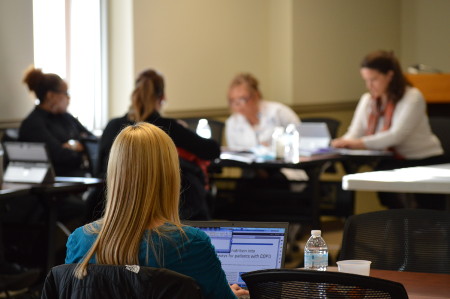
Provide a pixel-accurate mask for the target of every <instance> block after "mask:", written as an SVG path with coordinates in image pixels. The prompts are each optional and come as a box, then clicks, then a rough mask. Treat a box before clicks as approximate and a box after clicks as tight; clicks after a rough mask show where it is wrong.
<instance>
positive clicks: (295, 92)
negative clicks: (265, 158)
mask: <svg viewBox="0 0 450 299" xmlns="http://www.w3.org/2000/svg"><path fill="white" fill-rule="evenodd" d="M111 2H112V3H115V2H117V3H123V1H120V0H112V1H111ZM125 2H126V1H125ZM132 3H133V7H132V8H131V10H126V9H125V10H123V11H122V14H124V13H127V14H129V15H128V18H129V19H130V20H131V22H132V26H131V29H129V28H130V27H126V28H128V29H127V30H132V32H133V35H132V38H128V39H127V38H126V36H125V35H124V34H123V33H122V35H120V34H119V38H116V37H115V39H116V40H117V41H118V42H119V44H117V43H116V46H121V47H125V46H127V45H124V44H120V43H126V42H131V46H130V48H129V49H128V48H127V49H128V50H127V51H122V53H118V52H119V51H118V50H117V49H115V51H116V53H118V55H115V57H114V58H112V59H110V61H111V63H112V67H111V72H113V69H114V64H116V63H121V59H120V55H127V57H126V60H127V61H128V62H126V63H123V62H122V67H123V68H125V69H126V70H127V71H125V72H121V73H120V74H117V71H116V73H115V74H113V75H112V77H115V81H114V84H115V85H116V88H117V90H116V92H115V94H116V95H112V97H111V99H112V100H111V103H112V105H113V107H119V106H121V105H122V106H123V104H120V105H119V104H118V103H117V101H122V102H123V99H124V97H126V99H127V100H128V99H129V93H130V92H131V90H130V88H131V87H130V85H129V84H128V82H130V81H129V80H130V79H129V78H128V77H125V76H129V73H130V72H131V73H133V77H134V76H136V74H137V73H138V72H140V71H141V70H143V69H144V68H147V67H153V68H155V69H157V70H159V71H161V72H162V73H163V74H164V75H165V77H166V81H167V97H168V100H169V101H168V102H169V105H168V106H167V109H166V112H167V114H169V115H172V116H183V115H190V116H201V115H205V116H215V117H226V115H227V113H228V110H227V106H226V91H227V86H228V84H229V81H230V79H231V78H232V77H233V75H235V74H236V73H237V72H239V71H250V72H252V73H254V74H255V75H257V77H258V78H259V79H260V83H261V88H262V91H263V93H264V95H265V97H266V98H267V99H269V100H275V101H280V102H284V103H287V104H290V105H293V106H294V107H295V109H296V111H297V112H298V113H299V114H300V115H303V114H305V113H306V114H311V113H312V114H317V113H319V114H324V115H333V114H335V110H336V109H337V108H336V107H338V108H339V105H341V104H342V107H343V108H342V109H341V110H345V111H343V113H342V115H348V114H349V113H348V110H350V112H351V110H352V109H353V107H354V106H352V105H353V104H354V103H356V101H357V99H358V98H359V96H360V94H361V93H362V92H363V91H364V86H363V83H362V81H361V79H360V77H359V70H358V64H359V61H360V60H361V58H362V57H363V55H364V54H366V53H367V52H369V51H372V50H375V49H380V48H382V49H390V50H394V51H395V52H396V53H398V54H399V56H400V57H401V58H402V61H403V62H404V63H403V65H404V66H407V65H409V64H411V63H416V62H421V63H427V64H431V65H434V66H436V67H441V68H442V69H443V70H447V71H448V69H449V67H448V65H449V63H450V62H449V59H448V53H450V51H449V47H450V43H449V42H448V40H449V36H450V34H449V33H448V30H449V28H450V26H448V25H449V20H450V18H448V11H450V1H448V0H431V1H430V0H377V1H372V0H344V1H334V0H282V1H281V0H246V1H242V0H227V1H211V0H190V1H183V0H172V1H165V0H152V1H147V0H134V1H133V2H132ZM118 12H120V11H118ZM113 18H119V21H123V20H120V18H122V17H120V14H118V15H116V16H113ZM111 24H116V25H115V29H114V28H111V30H112V31H111V32H110V35H111V36H114V35H115V31H116V30H119V29H120V28H121V26H119V25H117V23H116V22H115V21H114V20H112V21H111ZM127 32H129V31H127ZM120 36H122V38H120ZM130 40H131V41H130ZM119 48H120V47H119ZM113 50H114V49H113ZM130 52H131V53H130ZM127 53H128V54H127ZM402 55H403V57H402ZM130 59H131V61H133V62H132V63H131V64H130V63H129V61H130ZM129 68H131V69H129ZM120 78H121V80H120ZM121 82H126V83H127V84H125V88H122V89H127V90H126V92H124V91H123V90H122V91H119V89H120V88H121V86H122V85H121ZM131 82H132V81H131ZM117 94H121V95H120V98H119V97H117ZM114 96H115V97H114ZM344 104H345V105H344ZM126 106H127V105H125V106H124V107H122V108H120V109H115V110H114V109H112V114H115V115H118V114H122V113H123V110H125V109H126ZM119 110H120V111H119ZM110 113H111V112H110ZM340 115H341V114H340ZM350 115H351V113H350ZM343 120H344V121H345V122H348V120H347V119H343Z"/></svg>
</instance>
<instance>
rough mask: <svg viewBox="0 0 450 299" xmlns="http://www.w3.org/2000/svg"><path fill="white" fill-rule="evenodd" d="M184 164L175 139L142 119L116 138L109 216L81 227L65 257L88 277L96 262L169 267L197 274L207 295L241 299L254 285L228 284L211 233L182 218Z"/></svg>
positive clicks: (80, 274)
mask: <svg viewBox="0 0 450 299" xmlns="http://www.w3.org/2000/svg"><path fill="white" fill-rule="evenodd" d="M179 194H180V166H179V160H178V153H177V150H176V147H175V145H174V143H173V141H172V139H171V138H170V137H169V136H168V135H167V134H166V133H164V131H162V130H161V129H159V128H157V127H156V126H154V125H151V124H148V123H137V124H135V125H132V126H128V127H126V128H125V129H123V130H122V131H121V133H120V134H119V135H118V136H117V138H116V139H115V141H114V143H113V145H112V148H111V153H110V158H109V163H108V168H107V203H106V207H105V211H104V215H103V217H102V218H101V219H100V220H98V221H95V222H92V223H90V224H88V225H86V226H84V227H80V228H78V229H76V230H75V231H74V232H73V233H72V234H71V235H70V237H69V240H68V242H67V255H66V263H79V264H78V267H77V270H76V276H77V277H78V278H80V279H82V278H83V279H89V267H88V264H89V263H99V264H108V265H133V264H139V265H142V266H150V267H163V268H167V269H170V270H173V271H176V272H179V273H182V274H184V275H188V276H191V277H193V278H194V279H195V280H196V281H197V283H198V284H199V286H200V288H201V289H202V293H203V295H204V297H205V298H235V297H236V295H241V294H246V293H247V291H245V290H243V289H240V288H239V287H237V286H236V285H233V286H231V288H230V286H228V283H227V280H226V277H225V273H224V272H223V270H222V268H221V265H220V261H219V259H218V257H217V255H216V253H215V250H214V247H213V246H212V244H211V241H210V239H209V237H208V236H207V235H206V234H205V233H203V232H202V231H200V230H198V229H196V228H193V227H188V226H183V225H181V223H180V219H179V215H178V204H179Z"/></svg>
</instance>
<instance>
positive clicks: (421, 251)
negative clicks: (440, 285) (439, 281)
mask: <svg viewBox="0 0 450 299" xmlns="http://www.w3.org/2000/svg"><path fill="white" fill-rule="evenodd" d="M339 259H340V260H351V259H363V260H370V261H372V264H371V267H372V268H374V269H383V270H395V271H412V272H427V273H447V274H450V213H449V212H445V211H437V210H422V209H392V210H385V211H378V212H372V213H365V214H359V215H354V216H351V217H349V218H348V219H347V221H346V223H345V227H344V234H343V238H342V249H341V253H340V258H339Z"/></svg>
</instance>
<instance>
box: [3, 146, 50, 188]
mask: <svg viewBox="0 0 450 299" xmlns="http://www.w3.org/2000/svg"><path fill="white" fill-rule="evenodd" d="M3 148H4V151H5V154H6V156H7V158H8V160H9V164H8V166H7V167H6V170H5V173H4V176H3V181H4V182H8V183H34V184H41V183H52V182H54V181H55V172H54V170H53V166H52V164H51V162H50V159H49V157H48V153H47V149H46V147H45V143H37V142H12V141H7V142H4V143H3Z"/></svg>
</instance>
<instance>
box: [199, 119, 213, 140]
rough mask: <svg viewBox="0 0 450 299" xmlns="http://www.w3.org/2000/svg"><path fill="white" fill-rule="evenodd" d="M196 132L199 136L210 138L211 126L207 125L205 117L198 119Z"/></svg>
mask: <svg viewBox="0 0 450 299" xmlns="http://www.w3.org/2000/svg"><path fill="white" fill-rule="evenodd" d="M196 132H197V135H199V136H200V137H203V138H207V139H210V138H211V127H210V126H209V124H208V120H207V119H205V118H202V119H200V120H199V121H198V125H197V130H196Z"/></svg>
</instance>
